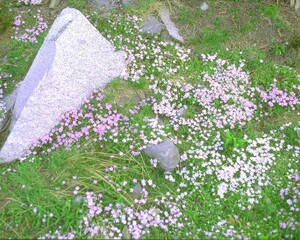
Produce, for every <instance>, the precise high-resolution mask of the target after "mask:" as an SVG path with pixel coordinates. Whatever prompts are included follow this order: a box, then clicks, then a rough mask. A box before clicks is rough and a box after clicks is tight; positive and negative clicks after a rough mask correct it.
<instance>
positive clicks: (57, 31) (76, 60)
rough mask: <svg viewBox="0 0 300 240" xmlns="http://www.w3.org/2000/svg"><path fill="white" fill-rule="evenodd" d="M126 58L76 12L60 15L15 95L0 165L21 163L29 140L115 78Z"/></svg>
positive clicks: (47, 130)
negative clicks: (20, 159)
mask: <svg viewBox="0 0 300 240" xmlns="http://www.w3.org/2000/svg"><path fill="white" fill-rule="evenodd" d="M125 58H126V55H125V53H124V52H122V51H117V52H116V51H115V50H114V47H113V45H112V44H111V43H110V42H109V41H107V40H106V39H105V38H104V37H103V36H102V35H101V34H100V33H99V32H98V31H97V29H96V28H95V27H94V26H93V25H92V24H91V23H90V22H89V21H88V20H87V19H86V18H85V17H84V16H83V15H82V14H81V13H80V12H79V11H78V10H76V9H72V8H66V9H64V10H63V11H62V12H61V14H60V15H59V16H58V17H57V19H56V20H55V22H54V23H53V26H52V27H51V29H50V31H49V33H48V35H47V37H46V39H45V41H44V43H43V45H42V47H41V48H40V50H39V52H38V54H37V56H36V58H35V60H34V62H33V64H32V66H31V68H30V70H29V72H28V73H27V75H26V77H25V79H24V81H23V83H22V84H21V86H20V88H19V90H18V94H17V98H16V102H15V106H14V109H13V116H14V117H13V120H12V124H11V126H10V130H11V133H10V135H9V136H8V138H7V140H6V142H5V144H4V146H3V147H2V149H1V151H0V159H1V160H0V161H2V162H10V161H12V160H14V159H19V158H21V157H22V156H23V155H24V154H25V153H26V151H27V150H28V149H29V147H30V146H31V144H32V142H33V141H34V140H36V139H38V138H40V137H42V136H44V135H45V134H47V133H49V132H50V130H51V129H52V128H53V127H54V126H55V125H56V124H57V123H58V117H59V116H60V115H61V114H63V113H64V112H66V111H68V110H70V109H73V108H77V107H79V106H80V105H81V103H82V101H83V100H84V99H85V98H86V97H87V96H88V95H89V94H90V93H91V91H92V90H95V89H96V88H99V87H104V86H105V85H106V84H107V83H109V82H110V80H112V79H113V78H115V77H118V76H120V75H121V73H122V71H123V70H124V69H125V68H126V63H125Z"/></svg>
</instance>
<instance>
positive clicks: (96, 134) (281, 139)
mask: <svg viewBox="0 0 300 240" xmlns="http://www.w3.org/2000/svg"><path fill="white" fill-rule="evenodd" d="M19 2H20V3H18V4H24V6H23V7H24V9H26V8H25V7H28V6H31V5H29V4H30V3H31V4H35V3H37V4H40V2H38V1H31V2H30V1H19ZM71 2H72V4H76V3H77V2H76V1H71ZM178 2H179V1H178ZM214 2H215V4H218V1H211V4H213V3H214ZM78 3H82V1H78ZM26 4H27V5H26ZM149 4H150V5H151V4H153V5H151V6H152V7H153V8H155V6H157V5H156V4H157V1H151V3H150V1H141V3H140V4H139V5H138V6H137V7H136V8H134V7H132V8H128V9H127V10H126V9H125V10H123V11H124V12H122V13H120V12H118V13H113V14H112V15H111V16H110V17H100V16H99V14H97V13H94V12H87V13H86V14H87V16H88V18H89V19H90V21H91V22H92V23H93V24H94V25H95V27H96V28H97V29H98V30H99V31H100V32H101V33H102V34H103V35H104V36H105V37H106V38H107V39H108V40H109V41H111V42H112V43H113V44H114V46H115V47H116V49H121V50H123V51H125V52H126V53H127V56H128V57H127V61H128V68H127V71H126V72H124V73H123V75H122V76H121V78H120V79H114V80H113V81H112V82H111V83H110V85H109V86H108V87H107V88H106V89H104V90H100V89H95V91H94V92H92V93H91V94H90V96H89V97H87V99H86V100H85V101H84V102H83V103H82V106H81V107H80V108H78V109H70V111H68V112H66V113H65V114H63V115H62V116H61V117H60V121H59V124H58V125H57V126H55V127H54V128H53V130H52V131H51V132H50V133H49V134H47V135H46V136H43V137H42V138H40V139H36V141H35V142H34V143H33V145H32V148H31V149H30V152H29V153H28V156H27V157H26V158H24V159H21V161H18V162H15V163H11V164H9V165H3V166H0V169H1V173H2V174H1V175H0V222H1V225H0V232H1V236H2V237H3V238H41V239H50V238H55V239H56V238H60V239H72V238H96V239H99V238H100V239H102V238H109V239H114V238H123V239H130V238H132V239H148V238H149V239H156V238H174V239H176V238H178V239H185V238H199V239H209V238H217V239H224V238H229V239H256V238H258V239H270V238H279V239H297V238H298V237H299V236H300V230H299V229H300V213H299V211H300V157H299V156H300V121H299V119H300V111H299V110H300V77H299V73H297V71H296V70H295V69H294V68H292V67H290V66H284V65H282V64H279V63H276V62H272V61H270V59H268V57H267V56H266V53H264V52H262V51H261V50H260V49H258V48H256V47H253V46H246V47H244V48H242V49H241V48H240V49H237V48H227V47H226V46H225V45H224V44H226V43H228V42H229V41H230V38H231V36H232V34H233V30H232V29H227V28H226V29H223V31H222V32H221V35H222V36H219V35H218V37H221V40H222V41H221V42H214V41H212V42H211V41H210V39H214V38H215V34H217V32H218V31H219V29H220V28H221V26H222V24H221V22H222V21H223V20H222V19H221V18H219V19H216V20H215V22H214V23H213V26H211V27H209V28H207V29H205V30H204V32H202V33H201V34H202V35H201V36H200V38H199V39H198V40H199V41H197V36H196V37H195V36H194V37H191V38H190V41H189V42H188V43H186V45H180V44H178V43H176V42H168V41H166V40H165V39H163V37H161V36H151V35H147V34H143V33H142V32H141V24H142V21H141V19H140V17H141V16H142V14H144V12H146V10H145V8H143V5H147V8H148V7H149ZM219 4H221V5H222V4H224V3H222V2H221V3H219ZM34 6H35V5H34ZM212 6H213V5H212ZM257 6H258V9H259V11H260V13H259V14H261V15H262V16H264V17H268V18H270V20H271V21H274V24H275V25H274V26H276V28H277V27H278V19H280V17H279V9H278V7H277V5H270V6H269V5H267V6H263V5H261V4H260V3H258V5H257ZM35 7H36V6H35ZM177 7H178V8H179V12H180V15H179V18H178V24H180V22H184V19H185V18H188V15H187V13H186V11H188V10H186V9H187V8H188V5H187V6H185V5H180V2H179V3H178V6H177ZM24 13H25V12H24ZM41 13H42V12H41ZM133 13H135V14H136V15H133ZM139 13H140V14H141V15H140V16H139ZM203 14H204V13H201V14H200V13H199V12H195V16H197V17H199V18H200V17H202V15H203ZM207 14H212V13H207ZM231 14H232V16H233V21H234V23H235V24H238V20H237V19H238V18H239V15H238V11H236V10H231ZM253 14H254V13H253ZM255 14H257V13H255ZM36 16H38V15H36ZM19 20H20V17H17V18H13V19H12V23H14V24H15V26H16V21H17V25H19V23H20V22H19ZM248 20H249V21H247V20H245V25H243V26H239V27H237V28H236V29H238V31H239V33H240V34H245V32H248V31H249V32H251V31H252V30H253V29H254V27H251V26H253V25H252V24H254V23H253V22H252V20H253V17H252V16H249V19H248ZM224 21H225V20H224ZM25 22H26V21H25ZM27 23H30V21H28V22H27ZM34 23H37V25H34V26H36V27H37V28H39V29H40V30H37V33H40V32H41V31H44V30H46V27H47V25H45V24H44V19H43V18H41V17H37V18H35V19H34ZM24 24H25V23H24ZM39 24H41V25H39ZM190 24H193V22H190ZM194 24H196V23H194ZM276 24H277V25H276ZM19 26H21V24H20V25H19ZM11 27H13V26H11ZM31 27H32V28H34V27H33V26H31ZM18 31H19V30H18ZM27 32H28V31H27ZM29 32H30V31H29ZM45 33H46V32H43V33H42V34H38V36H37V39H36V40H38V43H36V41H35V40H34V41H30V36H29V35H28V37H29V38H27V37H26V38H25V39H28V40H29V41H24V40H25V39H24V38H22V37H21V38H17V39H16V38H15V39H13V40H12V42H13V43H12V44H15V46H17V49H19V50H21V49H27V51H28V53H31V54H27V55H29V57H28V56H26V57H27V58H30V59H33V57H34V55H35V54H34V53H36V51H37V49H38V47H37V46H38V44H40V41H42V39H43V37H44V36H45V35H44V34H45ZM203 34H204V35H203ZM39 37H40V39H39ZM198 37H199V36H198ZM31 39H32V38H31ZM209 44H211V45H212V46H211V48H210V49H209ZM274 46H275V45H271V46H270V49H272V47H273V49H274ZM201 47H203V51H201V50H199V49H201ZM272 51H273V50H272ZM282 54H283V53H282ZM15 55H16V53H13V52H12V53H11V55H9V56H11V57H8V62H4V63H2V65H0V66H1V67H2V68H1V69H2V72H3V74H8V75H3V77H2V78H1V79H0V80H2V82H1V83H2V86H3V87H4V91H3V94H2V93H1V94H0V100H1V99H2V98H3V96H4V94H5V93H8V92H9V91H8V90H7V88H11V87H10V86H12V83H11V79H16V81H18V80H17V79H18V78H22V75H23V74H24V72H26V71H25V69H26V68H27V69H28V67H29V66H30V64H29V66H27V65H26V66H27V67H26V66H25V65H23V66H24V68H23V69H20V70H19V69H18V68H13V67H12V68H10V67H8V66H9V65H10V63H11V62H10V61H13V60H16V59H15ZM25 55H26V54H24V57H22V56H21V57H20V58H19V59H17V60H18V61H22V60H24V58H25ZM279 55H280V54H279ZM28 61H31V60H28ZM8 79H10V80H9V81H8ZM2 95H3V96H2ZM133 96H137V97H133ZM124 99H127V100H124ZM1 106H3V108H2V109H4V105H1V102H0V113H1ZM3 111H4V110H3ZM0 117H1V115H0ZM166 139H170V140H171V141H172V142H174V143H175V145H176V146H177V147H178V149H179V152H180V156H181V162H180V163H179V165H178V167H177V168H176V169H174V170H173V171H172V172H164V171H163V170H162V169H161V168H160V167H159V164H158V162H157V160H156V159H150V158H148V157H147V156H146V155H145V154H144V152H143V150H144V149H145V148H146V147H147V146H148V145H149V144H158V143H160V142H162V141H164V140H166Z"/></svg>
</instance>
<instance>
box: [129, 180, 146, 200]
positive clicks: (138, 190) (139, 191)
mask: <svg viewBox="0 0 300 240" xmlns="http://www.w3.org/2000/svg"><path fill="white" fill-rule="evenodd" d="M142 196H143V187H142V185H141V184H140V183H137V184H135V185H134V187H133V192H132V193H131V197H132V198H133V199H136V198H139V197H142Z"/></svg>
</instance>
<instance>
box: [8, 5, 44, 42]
mask: <svg viewBox="0 0 300 240" xmlns="http://www.w3.org/2000/svg"><path fill="white" fill-rule="evenodd" d="M28 12H30V9H29V10H28ZM22 13H24V12H21V13H20V14H19V15H17V16H15V19H14V22H13V24H14V29H15V36H14V39H16V40H20V41H23V42H32V43H37V42H38V39H37V37H38V36H39V35H40V34H41V33H42V32H44V31H45V30H46V29H47V28H48V25H47V22H46V21H45V20H44V18H43V16H42V15H41V13H40V10H37V13H36V14H35V15H33V18H34V23H32V25H33V26H32V25H31V26H30V24H26V22H25V21H24V19H23V17H22V15H21V14H22Z"/></svg>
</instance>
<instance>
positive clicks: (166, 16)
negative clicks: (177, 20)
mask: <svg viewBox="0 0 300 240" xmlns="http://www.w3.org/2000/svg"><path fill="white" fill-rule="evenodd" d="M159 16H160V18H161V20H162V22H163V23H164V24H165V26H166V28H167V30H168V32H169V34H170V36H171V37H172V38H174V39H176V40H177V41H179V42H183V37H182V36H180V34H179V31H178V28H177V27H176V26H175V24H174V23H173V22H172V20H171V18H170V12H169V10H168V9H165V8H163V9H160V10H159Z"/></svg>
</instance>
